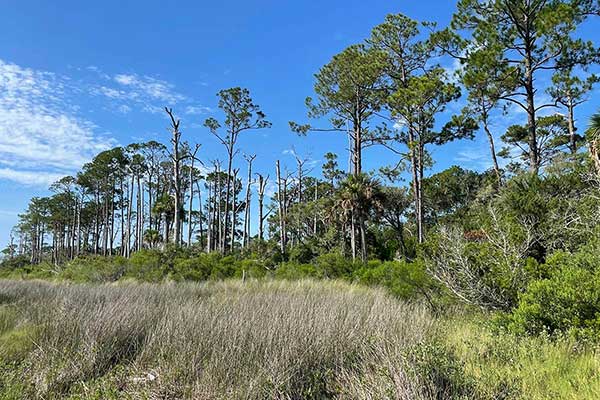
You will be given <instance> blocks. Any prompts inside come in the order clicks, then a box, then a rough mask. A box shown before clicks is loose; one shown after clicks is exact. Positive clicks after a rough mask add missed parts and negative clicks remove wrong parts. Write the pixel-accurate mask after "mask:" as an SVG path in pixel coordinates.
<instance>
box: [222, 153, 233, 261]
mask: <svg viewBox="0 0 600 400" xmlns="http://www.w3.org/2000/svg"><path fill="white" fill-rule="evenodd" d="M228 157H229V160H228V161H227V177H226V179H227V180H226V182H225V217H224V218H225V219H224V227H223V232H224V234H223V242H222V243H221V253H225V250H226V248H227V228H228V222H229V215H228V214H229V201H230V199H231V195H230V192H231V169H232V164H233V151H232V150H229V151H228ZM233 185H234V186H235V181H234V183H233ZM234 190H235V188H234ZM233 208H235V205H234V206H233ZM231 241H232V242H233V237H232V238H231Z"/></svg>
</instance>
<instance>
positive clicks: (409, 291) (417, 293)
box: [353, 261, 437, 299]
mask: <svg viewBox="0 0 600 400" xmlns="http://www.w3.org/2000/svg"><path fill="white" fill-rule="evenodd" d="M353 277H354V279H355V280H356V281H357V282H360V283H362V284H364V285H369V286H380V287H385V288H387V289H388V290H389V291H390V293H392V294H393V295H394V296H396V297H398V298H401V299H414V298H419V297H421V296H423V295H425V296H429V292H430V291H432V290H435V289H437V288H436V285H435V284H434V282H433V280H432V279H431V276H430V275H429V274H427V272H426V270H425V266H424V265H423V263H422V262H412V263H411V262H406V261H385V262H381V261H370V262H368V263H367V264H366V265H365V266H363V267H362V268H360V269H358V270H356V271H355V272H354V274H353Z"/></svg>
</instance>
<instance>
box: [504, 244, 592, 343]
mask: <svg viewBox="0 0 600 400" xmlns="http://www.w3.org/2000/svg"><path fill="white" fill-rule="evenodd" d="M544 269H545V271H544V272H545V274H544V275H545V276H544V277H543V279H540V280H536V281H533V282H532V283H531V284H530V285H529V286H528V288H527V290H526V291H525V293H523V294H522V296H521V297H520V301H519V304H518V307H517V308H516V309H515V310H514V312H513V313H512V316H511V320H510V323H509V326H510V328H511V329H512V330H513V331H515V332H517V333H529V334H540V333H548V334H558V333H569V334H573V335H576V336H581V337H590V338H593V339H598V338H600V314H599V312H598V310H599V309H600V253H599V252H598V245H597V243H593V244H590V245H588V246H586V247H584V248H582V249H581V251H579V252H577V253H575V254H570V253H566V252H557V253H555V254H553V255H552V256H551V257H549V259H548V261H547V263H546V267H545V268H544Z"/></svg>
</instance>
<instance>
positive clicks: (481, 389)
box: [441, 317, 600, 400]
mask: <svg viewBox="0 0 600 400" xmlns="http://www.w3.org/2000/svg"><path fill="white" fill-rule="evenodd" d="M486 319H487V318H485V319H484V320H480V319H478V318H464V317H463V318H460V319H452V320H450V321H448V322H447V323H446V327H445V329H442V330H441V331H443V332H445V334H444V335H443V338H444V339H443V340H444V342H445V347H446V348H447V349H448V351H449V352H451V354H452V355H453V356H454V357H455V358H456V360H457V361H458V362H459V363H460V365H461V367H462V371H463V374H464V376H466V377H467V378H468V379H469V380H470V381H471V382H472V383H473V390H474V392H476V393H477V395H478V397H480V398H484V399H528V400H547V399H553V400H585V399H589V400H596V399H600V350H599V349H598V348H597V344H592V343H581V342H578V341H577V340H576V339H574V338H573V337H568V336H566V337H564V338H553V339H550V338H548V337H545V336H516V335H513V334H510V333H508V332H503V331H498V330H497V329H496V328H495V327H490V325H489V322H484V321H485V320H486Z"/></svg>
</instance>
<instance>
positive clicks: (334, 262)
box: [314, 253, 362, 279]
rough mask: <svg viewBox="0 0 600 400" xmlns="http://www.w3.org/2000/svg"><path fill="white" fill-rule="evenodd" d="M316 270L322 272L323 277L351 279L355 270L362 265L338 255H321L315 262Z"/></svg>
mask: <svg viewBox="0 0 600 400" xmlns="http://www.w3.org/2000/svg"><path fill="white" fill-rule="evenodd" d="M314 264H315V268H316V269H317V270H320V271H322V274H323V277H325V278H330V279H335V278H342V279H351V278H352V273H353V272H354V270H356V269H358V268H360V266H361V265H362V264H360V263H358V262H354V261H352V260H349V259H347V258H345V257H344V256H342V255H341V254H337V253H329V254H321V255H320V256H318V257H317V258H315V260H314Z"/></svg>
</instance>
